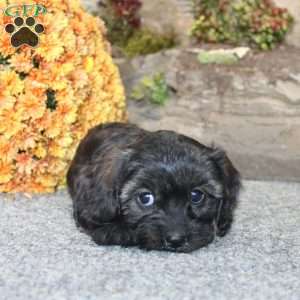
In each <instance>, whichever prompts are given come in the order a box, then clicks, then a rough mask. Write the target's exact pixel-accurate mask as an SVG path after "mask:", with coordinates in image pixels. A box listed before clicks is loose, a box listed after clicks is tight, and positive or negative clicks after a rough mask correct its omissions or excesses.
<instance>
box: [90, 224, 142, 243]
mask: <svg viewBox="0 0 300 300" xmlns="http://www.w3.org/2000/svg"><path fill="white" fill-rule="evenodd" d="M91 237H92V239H93V241H94V242H95V243H96V244H98V245H120V246H124V247H128V246H134V245H136V244H137V242H136V238H135V234H134V232H133V231H132V230H131V229H129V228H128V227H127V226H124V225H123V224H122V225H121V224H114V223H111V224H103V225H102V226H101V227H99V228H97V229H95V230H94V231H93V232H91Z"/></svg>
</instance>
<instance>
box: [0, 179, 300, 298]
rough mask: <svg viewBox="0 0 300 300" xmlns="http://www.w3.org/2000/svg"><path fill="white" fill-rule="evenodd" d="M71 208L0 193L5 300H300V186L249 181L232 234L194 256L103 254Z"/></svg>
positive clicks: (61, 200)
mask: <svg viewBox="0 0 300 300" xmlns="http://www.w3.org/2000/svg"><path fill="white" fill-rule="evenodd" d="M70 204H71V202H70V199H69V198H68V196H67V195H66V193H65V192H59V193H57V194H55V195H51V196H41V197H39V198H33V199H24V198H22V197H21V196H18V197H17V198H16V200H15V201H12V200H11V199H9V198H7V196H3V195H2V196H0V298H1V299H9V300H15V299H23V300H26V299H34V300H39V299H43V300H44V299H45V300H48V299H55V300H59V299H81V300H82V299H83V300H84V299H105V300H110V299H120V300H131V299H139V300H140V299H163V300H168V299H170V300H177V299H178V300H185V299H218V300H219V299H231V300H232V299H268V300H269V299H289V300H293V299H300V184H292V183H290V184H288V183H263V182H261V183H259V182H246V183H245V189H244V192H243V193H242V197H241V203H240V207H239V210H238V211H237V218H236V223H235V226H234V228H233V230H232V232H231V234H230V235H228V236H227V237H225V238H223V239H219V240H217V241H216V242H215V243H213V244H212V245H210V246H209V247H208V248H204V249H201V250H199V251H196V252H194V253H192V254H174V253H166V252H165V253H162V252H148V253H147V252H144V251H141V250H138V249H134V248H132V249H120V248H119V247H98V246H96V245H94V244H93V243H92V242H91V241H90V240H89V238H88V237H87V236H85V235H84V234H83V233H80V232H78V230H77V229H76V228H75V226H74V224H73V221H72V218H71V205H70Z"/></svg>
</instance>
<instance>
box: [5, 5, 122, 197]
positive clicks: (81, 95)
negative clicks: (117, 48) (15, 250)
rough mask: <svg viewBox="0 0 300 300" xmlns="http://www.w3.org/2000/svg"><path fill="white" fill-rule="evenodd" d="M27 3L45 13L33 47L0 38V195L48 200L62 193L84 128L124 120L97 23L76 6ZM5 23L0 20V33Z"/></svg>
mask: <svg viewBox="0 0 300 300" xmlns="http://www.w3.org/2000/svg"><path fill="white" fill-rule="evenodd" d="M1 1H2V2H3V0H0V3H2V2H1ZM9 2H10V3H14V4H20V5H22V4H23V3H24V1H23V0H14V1H9ZM30 3H38V4H42V5H44V6H45V7H46V8H47V13H46V14H45V15H39V16H38V17H37V18H36V21H37V22H38V23H41V24H43V25H44V27H45V31H44V33H42V34H40V35H39V39H40V43H39V45H38V46H37V47H36V48H31V47H28V46H26V45H23V46H21V47H19V48H18V49H15V48H14V47H12V45H11V44H10V35H9V34H7V33H5V32H4V33H3V34H0V55H1V58H3V57H4V58H6V62H5V63H4V64H1V65H0V192H18V191H22V192H51V191H54V190H55V189H57V188H59V187H60V186H62V185H65V175H66V171H67V169H68V165H69V163H70V161H71V159H72V158H73V156H74V153H75V151H76V148H77V146H78V144H79V141H80V140H81V139H82V138H83V136H84V135H85V134H86V133H87V131H88V130H89V129H90V128H91V126H94V125H96V124H99V123H102V122H106V121H125V120H126V113H125V97H124V90H123V87H122V84H121V80H120V77H119V73H118V70H117V68H116V67H115V65H114V64H113V61H112V59H111V56H110V46H109V44H108V42H107V41H106V40H105V37H104V36H103V34H105V28H104V23H103V22H102V21H101V20H100V19H97V18H95V17H92V16H90V15H88V14H87V13H85V12H84V11H83V10H82V9H81V6H80V2H79V1H78V0H31V1H30ZM3 4H4V7H5V6H6V5H7V3H6V1H4V2H3ZM9 22H12V18H8V17H5V16H4V15H0V26H1V27H2V28H3V27H4V26H5V24H7V23H9Z"/></svg>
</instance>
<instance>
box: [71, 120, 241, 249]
mask: <svg viewBox="0 0 300 300" xmlns="http://www.w3.org/2000/svg"><path fill="white" fill-rule="evenodd" d="M67 183H68V188H69V192H70V195H71V197H72V199H73V209H74V218H75V220H76V223H77V225H79V226H80V227H82V228H83V229H84V230H85V231H86V232H87V233H88V234H89V235H91V237H92V239H93V240H94V241H95V242H96V243H98V244H100V245H122V246H133V245H137V246H140V247H142V248H145V249H149V250H150V249H157V250H170V251H179V252H190V251H192V250H195V249H198V248H200V247H202V246H205V245H207V244H208V243H210V242H211V241H212V240H213V238H214V236H215V233H217V234H218V235H219V236H223V235H225V234H226V233H227V231H228V230H229V228H230V226H231V223H232V219H233V210H234V208H235V207H236V201H237V196H238V192H239V188H240V180H239V175H238V172H237V171H236V170H235V168H234V167H233V165H232V164H231V162H230V161H229V159H228V158H227V156H226V154H225V153H224V152H223V151H220V150H218V149H212V148H209V147H206V146H203V145H201V144H199V143H198V142H197V141H195V140H193V139H190V138H188V137H186V136H183V135H180V134H177V133H175V132H172V131H163V130H162V131H157V132H148V131H145V130H142V129H140V128H138V127H136V126H134V125H126V124H120V123H112V124H107V125H100V126H97V127H95V128H93V129H92V130H90V131H89V133H88V134H87V136H86V137H85V138H84V139H83V140H82V142H81V143H80V145H79V147H78V149H77V153H76V155H75V158H74V160H73V162H72V164H71V167H70V169H69V171H68V174H67Z"/></svg>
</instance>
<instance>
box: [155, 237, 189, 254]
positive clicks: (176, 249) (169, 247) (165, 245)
mask: <svg viewBox="0 0 300 300" xmlns="http://www.w3.org/2000/svg"><path fill="white" fill-rule="evenodd" d="M190 248H191V247H190V244H189V243H188V241H187V240H186V241H185V242H184V243H183V244H182V245H180V246H176V247H174V246H172V245H170V244H169V243H168V242H167V241H166V239H164V241H163V246H162V249H161V250H163V251H170V252H183V253H187V252H191V251H192V250H189V249H190Z"/></svg>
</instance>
